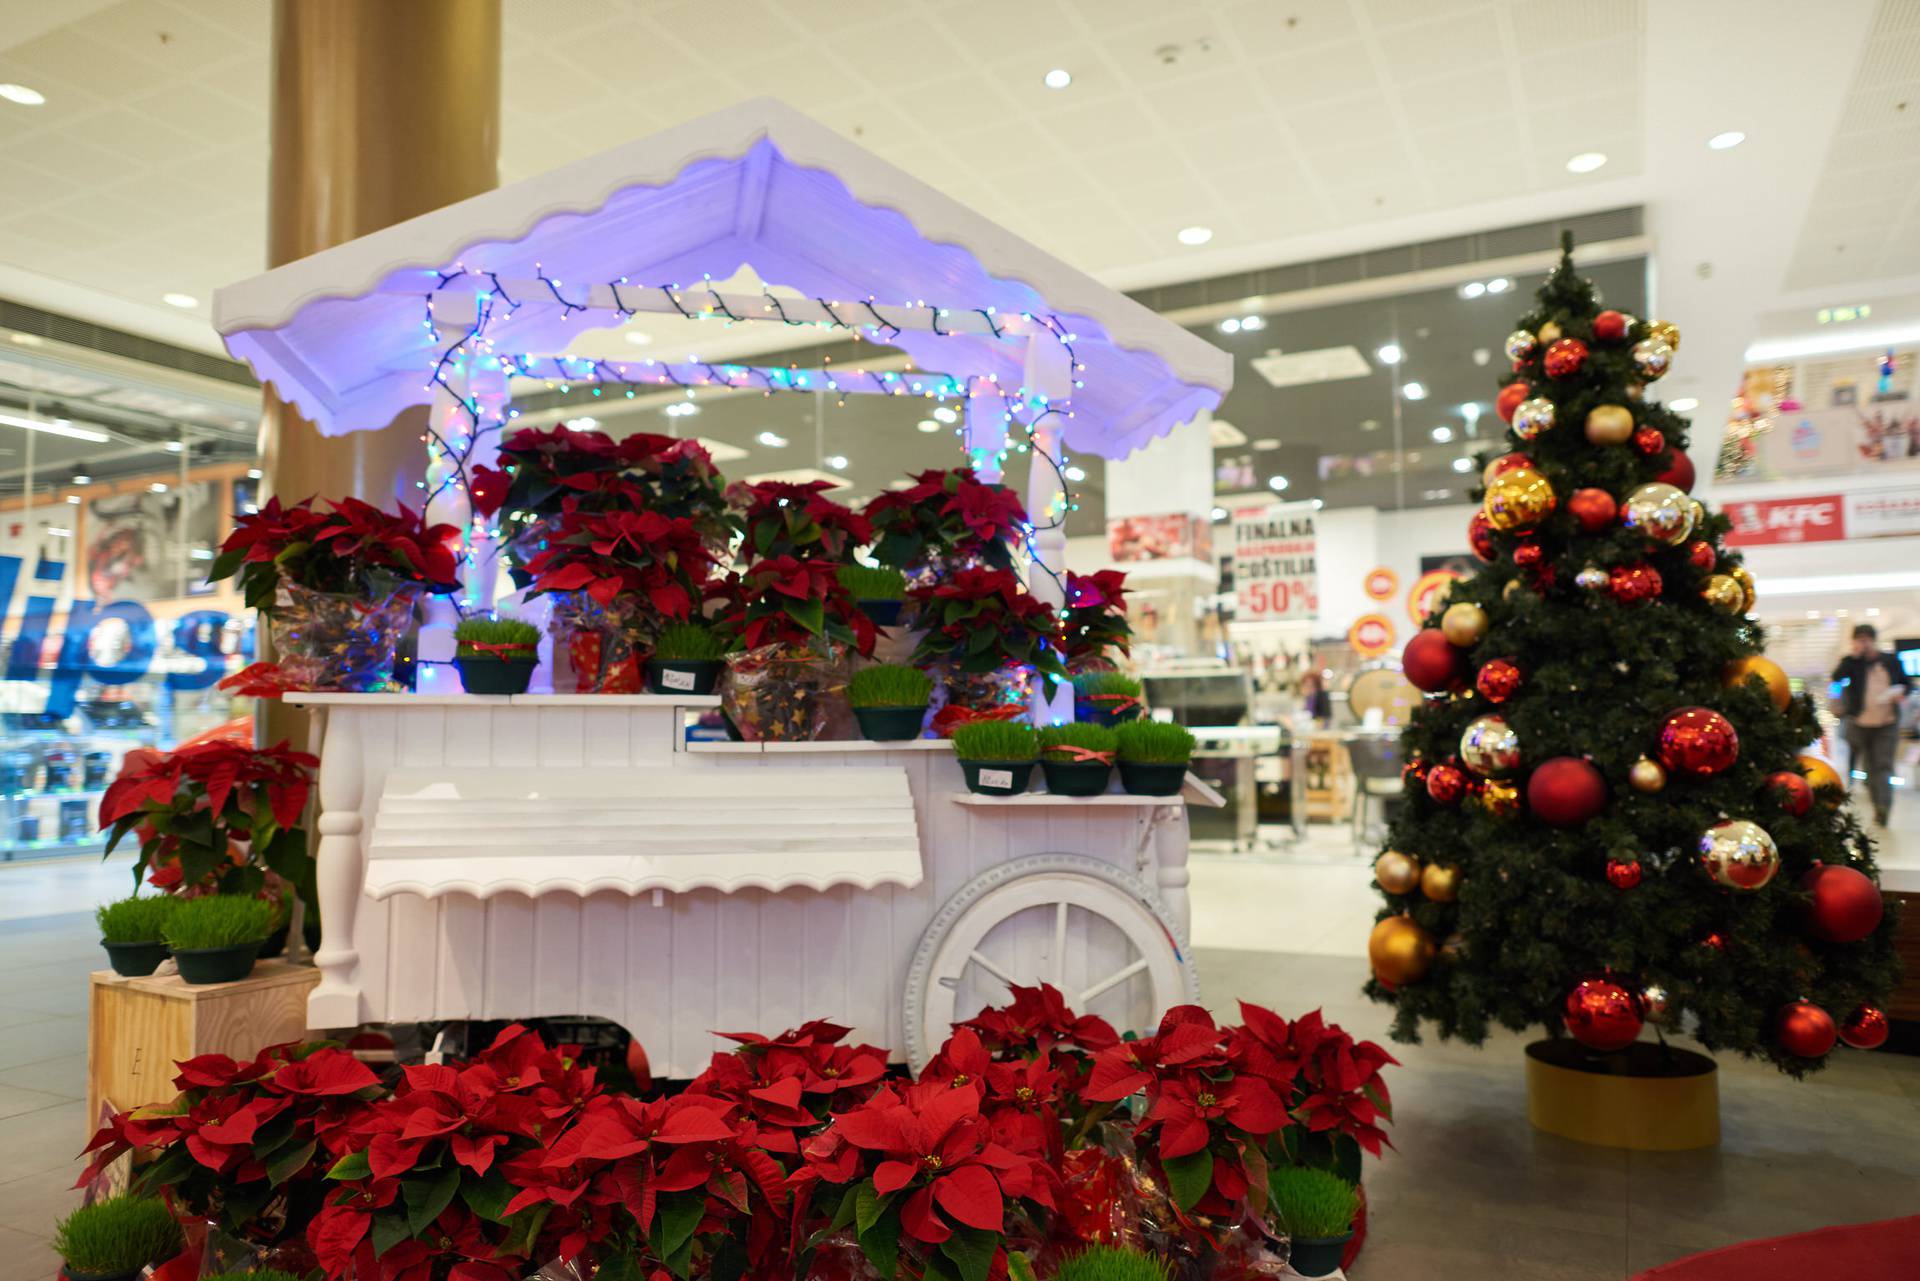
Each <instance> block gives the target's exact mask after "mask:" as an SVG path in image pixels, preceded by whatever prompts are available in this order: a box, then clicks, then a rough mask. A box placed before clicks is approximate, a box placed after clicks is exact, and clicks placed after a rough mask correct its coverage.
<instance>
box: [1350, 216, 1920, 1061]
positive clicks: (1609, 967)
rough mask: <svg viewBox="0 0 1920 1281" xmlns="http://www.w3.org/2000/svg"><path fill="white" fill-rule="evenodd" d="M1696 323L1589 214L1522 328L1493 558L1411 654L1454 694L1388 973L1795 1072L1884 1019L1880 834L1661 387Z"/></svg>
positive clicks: (1605, 1037) (1434, 1016) (1382, 932)
mask: <svg viewBox="0 0 1920 1281" xmlns="http://www.w3.org/2000/svg"><path fill="white" fill-rule="evenodd" d="M1679 342H1680V335H1679V332H1678V331H1677V330H1676V329H1675V328H1674V326H1672V325H1670V324H1666V323H1663V322H1659V321H1641V320H1636V319H1634V318H1633V317H1631V316H1627V315H1624V314H1622V313H1621V312H1618V311H1613V310H1606V309H1603V308H1602V306H1601V304H1600V299H1599V298H1598V297H1597V296H1596V294H1595V291H1594V288H1593V285H1592V283H1591V282H1589V281H1586V280H1583V279H1581V278H1580V277H1579V276H1578V275H1576V274H1575V272H1574V270H1573V263H1572V256H1571V238H1570V237H1569V238H1568V240H1567V247H1566V252H1565V253H1563V255H1562V257H1561V261H1560V265H1559V267H1558V269H1556V270H1555V271H1554V272H1553V274H1552V275H1551V276H1550V277H1548V279H1547V281H1546V283H1545V284H1544V285H1543V286H1542V287H1541V289H1540V291H1539V294H1538V302H1537V305H1536V306H1535V307H1534V309H1533V310H1532V311H1531V312H1529V313H1528V314H1527V315H1526V316H1525V317H1524V318H1522V320H1521V322H1520V328H1519V329H1517V330H1516V331H1515V332H1514V333H1513V334H1512V335H1511V336H1509V337H1508V339H1507V344H1506V349H1507V354H1508V356H1510V357H1511V358H1512V361H1513V372H1512V374H1511V375H1510V376H1509V380H1508V381H1507V383H1506V385H1505V387H1504V388H1503V389H1502V391H1501V392H1500V395H1499V398H1498V402H1497V404H1498V408H1499V411H1500V417H1501V419H1502V420H1503V421H1505V422H1506V423H1508V424H1509V426H1510V428H1511V433H1510V436H1509V437H1508V439H1507V441H1506V442H1505V445H1506V448H1508V449H1510V450H1511V451H1512V452H1508V453H1505V454H1504V455H1502V456H1499V457H1494V458H1492V459H1491V460H1490V461H1488V462H1487V464H1486V468H1485V471H1484V473H1483V478H1484V504H1483V507H1482V510H1481V511H1479V512H1476V513H1475V514H1474V516H1473V518H1472V521H1471V526H1470V531H1469V532H1470V535H1471V541H1472V545H1473V550H1474V552H1475V554H1476V555H1477V556H1478V557H1479V559H1480V560H1481V561H1482V562H1484V564H1483V566H1482V568H1480V569H1479V570H1478V571H1477V572H1476V573H1474V574H1473V575H1472V576H1470V577H1469V578H1467V579H1465V580H1463V581H1461V582H1458V583H1456V584H1454V586H1453V589H1452V591H1451V592H1450V593H1449V594H1448V595H1447V596H1446V597H1445V598H1444V599H1443V600H1442V602H1441V603H1440V604H1439V605H1437V606H1436V608H1435V612H1434V614H1433V615H1432V616H1430V617H1429V618H1428V619H1427V620H1426V623H1427V626H1426V628H1425V629H1424V630H1422V631H1420V632H1419V633H1417V634H1416V635H1415V636H1414V638H1413V640H1412V641H1411V642H1410V643H1409V644H1408V646H1407V648H1406V653H1405V655H1404V665H1405V670H1406V674H1407V677H1408V679H1409V680H1411V681H1412V682H1413V683H1414V684H1415V685H1416V686H1418V687H1419V688H1420V689H1421V690H1423V691H1425V692H1426V694H1427V697H1426V699H1425V701H1424V702H1423V704H1422V706H1421V707H1420V708H1419V709H1418V710H1417V711H1416V712H1415V714H1414V716H1413V718H1412V721H1411V723H1410V724H1409V726H1408V727H1407V730H1406V732H1405V734H1404V736H1403V738H1402V744H1403V751H1404V756H1405V759H1406V777H1407V791H1408V800H1407V803H1406V805H1405V806H1404V807H1403V808H1402V811H1401V813H1400V814H1399V815H1398V817H1397V819H1396V820H1395V822H1394V823H1393V826H1392V828H1391V831H1390V833H1389V839H1388V848H1387V850H1386V852H1384V853H1382V854H1381V855H1380V857H1379V860H1378V861H1377V863H1376V864H1375V878H1376V880H1377V882H1378V884H1379V888H1380V891H1381V893H1382V894H1383V896H1384V897H1385V899H1386V907H1385V908H1384V909H1383V910H1382V912H1381V913H1380V921H1379V923H1378V924H1377V925H1376V926H1375V928H1374V931H1373V935H1372V938H1371V940H1370V944H1369V954H1370V957H1371V960H1372V963H1373V972H1374V979H1373V981H1372V982H1370V983H1369V984H1368V986H1367V992H1368V995H1370V996H1371V997H1372V998H1373V999H1375V1000H1377V1001H1382V1002H1391V1003H1393V1004H1395V1005H1396V1006H1397V1007H1398V1008H1397V1016H1396V1019H1395V1022H1394V1035H1395V1036H1396V1037H1398V1038H1400V1039H1405V1040H1412V1039H1416V1038H1417V1036H1418V1032H1419V1027H1420V1025H1421V1024H1422V1023H1429V1022H1430V1023H1432V1024H1433V1025H1434V1026H1435V1027H1436V1028H1437V1029H1438V1030H1439V1032H1440V1035H1441V1036H1443V1037H1452V1036H1458V1037H1462V1038H1464V1039H1466V1040H1468V1041H1471V1042H1476V1043H1477V1042H1479V1041H1480V1040H1482V1039H1483V1038H1484V1037H1485V1036H1486V1033H1487V1030H1488V1028H1489V1027H1490V1026H1491V1025H1493V1024H1496V1023H1497V1024H1501V1025H1504V1026H1506V1027H1510V1028H1513V1029H1515V1030H1523V1029H1525V1028H1527V1027H1529V1026H1534V1025H1540V1024H1544V1025H1545V1026H1546V1027H1547V1028H1548V1030H1549V1031H1550V1032H1551V1033H1552V1034H1554V1035H1560V1034H1562V1033H1565V1034H1571V1035H1572V1036H1573V1037H1574V1038H1576V1039H1577V1040H1578V1041H1579V1042H1581V1043H1582V1044H1584V1045H1586V1046H1587V1047H1589V1048H1590V1049H1591V1050H1594V1051H1599V1052H1608V1051H1616V1050H1620V1049H1623V1048H1624V1047H1625V1046H1626V1045H1628V1044H1629V1043H1631V1042H1632V1041H1634V1040H1635V1039H1637V1038H1639V1037H1640V1034H1641V1032H1642V1029H1643V1028H1644V1027H1645V1026H1647V1025H1651V1026H1652V1027H1653V1028H1654V1029H1655V1031H1656V1032H1657V1033H1662V1034H1666V1033H1673V1032H1680V1031H1684V1032H1685V1034H1687V1035H1690V1036H1693V1037H1695V1038H1697V1039H1698V1040H1699V1041H1700V1042H1701V1043H1703V1044H1704V1045H1705V1046H1706V1047H1707V1048H1708V1049H1710V1050H1729V1051H1735V1052H1738V1053H1740V1054H1745V1055H1754V1056H1764V1057H1766V1058H1769V1059H1771V1060H1772V1061H1773V1062H1774V1063H1776V1064H1777V1065H1778V1066H1779V1067H1780V1068H1781V1069H1783V1070H1784V1071H1787V1072H1790V1073H1793V1074H1795V1075H1798V1074H1800V1073H1803V1072H1806V1071H1809V1070H1811V1069H1814V1068H1818V1067H1819V1066H1820V1065H1821V1062H1822V1060H1823V1059H1824V1057H1825V1056H1826V1054H1827V1053H1828V1052H1829V1051H1830V1050H1831V1049H1832V1048H1833V1046H1834V1044H1835V1042H1836V1040H1837V1039H1838V1040H1845V1041H1846V1042H1847V1043H1848V1044H1850V1045H1855V1046H1859V1047H1862V1048H1871V1047H1872V1046H1875V1045H1878V1044H1880V1043H1881V1042H1882V1041H1884V1040H1885V1039H1886V1035H1887V1020H1886V1015H1885V1013H1884V1010H1883V1006H1884V1003H1885V1000H1886V997H1887V993H1888V991H1889V989H1890V987H1891V984H1892V982H1893V978H1894V972H1895V965H1894V960H1893V947H1892V928H1893V921H1892V919H1891V918H1892V912H1891V911H1888V910H1884V909H1883V904H1882V899H1881V895H1880V891H1879V889H1878V886H1877V883H1876V878H1875V871H1874V864H1873V855H1872V846H1871V844H1870V843H1869V841H1868V839H1867V837H1866V836H1865V834H1864V833H1863V832H1862V831H1861V829H1860V827H1859V825H1858V824H1857V823H1856V822H1855V821H1854V819H1853V817H1852V815H1851V814H1850V813H1849V812H1848V810H1847V809H1846V808H1845V807H1844V805H1843V801H1844V799H1845V797H1844V790H1843V788H1842V785H1841V782H1840V779H1839V777H1838V775H1837V774H1836V773H1835V772H1834V771H1833V770H1832V769H1831V768H1830V767H1828V766H1827V765H1826V764H1824V763H1823V762H1821V761H1820V760H1818V759H1815V758H1814V757H1811V756H1807V755H1802V754H1801V753H1804V752H1806V751H1807V750H1808V747H1809V745H1811V744H1813V743H1815V741H1816V740H1817V739H1818V738H1819V736H1820V729H1819V726H1818V725H1817V724H1816V722H1815V719H1814V708H1813V704H1812V702H1811V701H1810V700H1809V699H1808V697H1807V696H1806V695H1804V694H1800V695H1794V694H1792V693H1791V691H1790V690H1789V687H1788V682H1787V677H1786V674H1785V673H1784V672H1783V671H1782V670H1781V669H1780V667H1779V666H1778V665H1776V664H1775V663H1773V662H1771V661H1769V660H1768V659H1766V658H1765V657H1763V656H1762V647H1763V641H1764V637H1763V635H1762V630H1761V628H1760V626H1759V624H1758V623H1756V622H1755V621H1753V619H1752V618H1751V617H1750V616H1749V614H1750V611H1751V610H1752V607H1753V591H1754V583H1753V579H1752V577H1751V575H1749V574H1748V572H1747V571H1746V569H1745V568H1744V567H1743V566H1742V565H1741V563H1740V557H1739V554H1738V553H1737V552H1732V551H1729V550H1728V549H1726V548H1725V547H1724V546H1723V545H1722V540H1723V539H1724V537H1725V535H1726V532H1727V530H1728V528H1729V523H1728V521H1727V520H1726V519H1725V518H1724V517H1722V516H1720V515H1718V514H1714V513H1710V512H1708V511H1707V510H1706V509H1705V508H1704V507H1703V506H1702V505H1701V503H1699V502H1698V501H1697V500H1695V499H1693V498H1690V497H1689V496H1688V493H1687V491H1688V490H1689V489H1691V488H1692V484H1693V467H1692V465H1691V463H1689V461H1688V460H1687V456H1686V454H1685V452H1684V451H1685V446H1686V420H1685V419H1683V418H1680V417H1679V416H1677V415H1675V414H1674V413H1672V412H1671V411H1669V410H1668V409H1666V408H1665V407H1664V406H1662V405H1660V404H1658V403H1656V402H1655V401H1654V400H1653V399H1652V397H1651V396H1650V395H1649V394H1648V386H1649V384H1651V383H1653V382H1654V381H1655V380H1656V379H1658V378H1659V377H1660V376H1661V375H1662V374H1664V373H1666V371H1667V368H1668V366H1669V364H1670V363H1671V362H1672V361H1673V360H1674V358H1675V356H1674V353H1675V351H1676V350H1677V348H1678V347H1679ZM1663 1039H1664V1036H1663Z"/></svg>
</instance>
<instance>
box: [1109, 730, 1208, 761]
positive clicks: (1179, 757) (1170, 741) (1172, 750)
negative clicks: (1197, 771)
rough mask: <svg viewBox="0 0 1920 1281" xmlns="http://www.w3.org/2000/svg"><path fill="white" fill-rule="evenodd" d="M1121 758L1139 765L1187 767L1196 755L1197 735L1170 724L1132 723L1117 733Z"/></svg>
mask: <svg viewBox="0 0 1920 1281" xmlns="http://www.w3.org/2000/svg"><path fill="white" fill-rule="evenodd" d="M1114 732H1115V734H1117V735H1118V736H1119V740H1120V759H1121V760H1123V761H1131V762H1133V763H1134V764H1136V765H1184V764H1186V763H1187V761H1188V760H1189V759H1191V758H1192V756H1193V734H1192V733H1191V732H1190V731H1189V730H1188V729H1187V727H1186V726H1184V725H1175V724H1172V723H1171V722H1168V721H1128V722H1127V723H1126V724H1125V725H1122V726H1120V727H1119V729H1117V730H1115V731H1114Z"/></svg>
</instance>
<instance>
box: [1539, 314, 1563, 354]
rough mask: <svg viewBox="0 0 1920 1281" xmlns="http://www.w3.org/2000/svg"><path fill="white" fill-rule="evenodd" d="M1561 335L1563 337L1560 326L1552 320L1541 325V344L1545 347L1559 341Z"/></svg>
mask: <svg viewBox="0 0 1920 1281" xmlns="http://www.w3.org/2000/svg"><path fill="white" fill-rule="evenodd" d="M1560 337H1561V330H1560V326H1558V325H1556V324H1554V323H1553V322H1552V321H1551V320H1549V321H1548V322H1547V323H1546V324H1544V325H1542V326H1540V345H1541V346H1542V347H1545V346H1547V345H1548V344H1550V343H1556V342H1559V341H1560Z"/></svg>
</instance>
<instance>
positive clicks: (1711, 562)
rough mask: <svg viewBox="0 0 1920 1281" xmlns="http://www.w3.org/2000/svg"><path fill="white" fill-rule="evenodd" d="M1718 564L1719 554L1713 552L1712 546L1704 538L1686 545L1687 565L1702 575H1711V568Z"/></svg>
mask: <svg viewBox="0 0 1920 1281" xmlns="http://www.w3.org/2000/svg"><path fill="white" fill-rule="evenodd" d="M1719 563H1720V553H1719V552H1717V551H1715V550H1713V544H1712V543H1710V542H1708V541H1707V540H1706V539H1704V538H1696V539H1694V540H1693V541H1692V542H1690V543H1688V544H1687V564H1689V565H1691V566H1693V567H1694V568H1695V569H1697V570H1699V571H1700V572H1701V573H1703V574H1711V573H1712V572H1713V567H1714V566H1715V565H1718V564H1719Z"/></svg>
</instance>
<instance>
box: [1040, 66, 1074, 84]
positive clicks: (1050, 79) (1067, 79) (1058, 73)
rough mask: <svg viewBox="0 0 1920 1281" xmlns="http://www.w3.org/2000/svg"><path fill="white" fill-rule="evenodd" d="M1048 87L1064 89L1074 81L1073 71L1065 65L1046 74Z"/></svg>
mask: <svg viewBox="0 0 1920 1281" xmlns="http://www.w3.org/2000/svg"><path fill="white" fill-rule="evenodd" d="M1046 82H1047V88H1049V89H1064V88H1066V87H1067V86H1068V85H1070V84H1072V83H1073V73H1072V72H1071V71H1068V70H1067V69H1066V68H1065V67H1055V68H1054V69H1053V70H1052V71H1049V72H1048V73H1047V74H1046Z"/></svg>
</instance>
